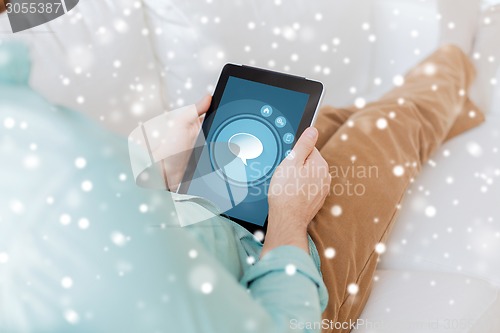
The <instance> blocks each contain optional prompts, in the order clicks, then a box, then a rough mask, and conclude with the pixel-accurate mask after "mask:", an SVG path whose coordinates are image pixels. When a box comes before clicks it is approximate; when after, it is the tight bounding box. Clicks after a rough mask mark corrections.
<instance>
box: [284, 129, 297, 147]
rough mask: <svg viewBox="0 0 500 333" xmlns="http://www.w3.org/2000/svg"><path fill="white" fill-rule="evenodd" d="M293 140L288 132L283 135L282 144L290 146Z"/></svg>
mask: <svg viewBox="0 0 500 333" xmlns="http://www.w3.org/2000/svg"><path fill="white" fill-rule="evenodd" d="M293 139H295V137H294V136H293V134H292V133H290V132H288V133H285V135H283V142H284V143H286V144H291V143H292V142H293Z"/></svg>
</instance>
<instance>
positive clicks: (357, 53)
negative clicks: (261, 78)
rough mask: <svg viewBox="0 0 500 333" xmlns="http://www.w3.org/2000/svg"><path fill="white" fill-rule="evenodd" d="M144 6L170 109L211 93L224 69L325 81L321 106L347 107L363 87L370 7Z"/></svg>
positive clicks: (363, 3)
mask: <svg viewBox="0 0 500 333" xmlns="http://www.w3.org/2000/svg"><path fill="white" fill-rule="evenodd" d="M145 3H146V15H147V18H148V20H149V24H150V26H151V31H156V32H157V33H156V34H154V39H155V46H156V52H157V55H158V58H159V59H160V61H161V63H162V65H163V68H164V71H163V74H164V81H165V85H166V87H167V99H168V101H169V106H170V108H174V107H178V106H182V105H184V104H189V103H193V102H194V101H196V100H198V99H199V98H200V97H201V96H202V95H203V94H204V93H206V92H207V90H208V91H209V92H211V91H212V90H213V85H214V84H215V83H216V81H217V78H218V74H219V72H220V70H221V68H222V66H223V65H224V63H226V62H234V63H239V64H246V65H253V66H258V67H265V68H270V69H274V70H278V71H287V72H290V73H292V74H296V75H300V76H306V77H309V78H313V79H317V80H320V81H323V82H324V84H325V90H326V93H325V103H332V104H335V105H344V104H349V103H352V101H353V100H354V97H355V96H356V95H358V94H362V93H363V92H364V89H365V87H366V85H367V82H368V79H369V78H368V75H367V74H368V72H369V68H370V53H371V52H372V48H373V44H372V43H370V41H369V40H368V38H369V35H370V34H371V33H372V32H371V27H370V13H371V3H372V1H369V0H359V1H341V0H335V1H331V0H328V1H327V0H323V1H306V0H290V1H282V0H274V1H270V0H257V1H242V0H237V1H234V0H231V1H230V0H219V1H211V0H208V1H185V0H145ZM364 29H365V30H364ZM337 44H338V45H337ZM344 61H345V62H349V63H348V64H346V63H344ZM351 87H355V88H356V92H355V93H354V94H350V93H349V89H350V88H351Z"/></svg>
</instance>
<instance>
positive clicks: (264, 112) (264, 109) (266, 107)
mask: <svg viewBox="0 0 500 333" xmlns="http://www.w3.org/2000/svg"><path fill="white" fill-rule="evenodd" d="M260 114H261V115H262V116H263V117H266V118H267V117H270V116H271V115H272V114H273V108H272V107H270V106H269V105H264V106H263V107H262V108H261V109H260Z"/></svg>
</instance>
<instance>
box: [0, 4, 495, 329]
mask: <svg viewBox="0 0 500 333" xmlns="http://www.w3.org/2000/svg"><path fill="white" fill-rule="evenodd" d="M436 15H437V11H436V5H435V1H432V0H424V1H417V0H405V1H394V0H377V1H369V0H357V1H341V0H334V1H326V0H325V1H315V2H312V1H305V0H274V1H270V0H256V1H252V2H246V1H243V0H232V1H230V0H218V1H217V0H213V1H212V0H206V1H183V0H161V1H160V0H143V1H133V0H119V1H114V2H112V1H109V0H106V1H99V2H97V1H82V2H81V3H80V4H79V5H78V6H77V7H76V8H75V9H74V10H73V11H72V14H71V15H66V16H64V17H61V18H59V19H57V20H55V21H52V22H50V23H48V24H46V25H44V26H41V27H39V28H36V29H34V30H31V31H27V32H23V33H19V34H16V35H15V36H11V35H10V34H7V33H2V34H1V35H0V39H5V38H9V39H10V38H14V39H22V40H25V41H27V42H28V43H29V45H30V46H31V48H32V53H33V54H32V55H33V57H34V72H33V77H32V86H33V87H34V88H35V89H36V90H38V91H40V92H41V93H43V94H44V95H45V96H46V97H47V98H48V99H49V100H51V101H53V102H55V103H58V104H62V105H64V106H67V107H71V108H75V109H78V110H80V111H82V112H84V113H86V114H88V115H89V116H91V117H93V118H95V119H96V120H98V121H100V122H101V123H103V125H105V126H107V127H108V128H110V129H112V130H114V131H117V132H120V133H122V134H124V135H127V134H128V133H129V132H130V130H131V129H132V128H134V127H135V126H136V124H137V122H138V121H141V120H145V119H148V118H151V117H152V116H153V115H156V114H158V113H159V112H161V111H162V110H166V109H171V108H175V107H178V106H182V105H184V104H188V103H192V102H194V101H196V100H197V99H198V98H200V97H201V96H202V94H204V93H205V92H207V91H208V92H210V91H211V90H212V89H213V86H214V83H215V82H216V79H217V76H218V73H219V70H220V68H221V67H222V65H223V64H224V63H225V62H235V63H245V64H250V65H255V66H262V67H268V68H271V69H276V70H280V71H289V72H292V73H295V74H300V75H303V76H307V77H310V78H314V79H319V80H321V81H323V82H324V83H325V87H326V95H325V101H324V102H325V103H331V104H334V105H338V106H341V105H346V104H350V103H352V102H353V101H354V100H355V99H356V98H364V99H366V100H371V99H375V98H377V96H379V95H380V94H381V93H383V92H384V91H386V90H387V89H389V88H390V87H391V85H392V78H393V77H394V76H395V75H397V74H403V73H404V71H406V70H407V69H408V68H409V67H410V66H412V65H413V64H415V63H416V62H417V61H418V60H419V59H421V58H423V57H424V56H425V55H426V54H428V53H429V52H431V51H432V50H433V49H434V48H435V46H436V45H437V35H438V33H439V30H438V22H437V20H436ZM2 30H3V31H4V32H5V31H7V22H6V17H5V15H3V16H1V17H0V31H2ZM497 99H499V100H500V92H498V93H497ZM495 108H496V109H494V110H489V114H488V115H487V122H486V124H485V125H483V126H481V127H479V128H477V129H474V130H472V131H470V132H468V133H466V134H465V135H462V136H460V137H458V138H456V139H454V140H452V141H450V142H449V143H447V144H446V145H444V147H443V148H442V149H441V150H440V151H439V152H438V153H437V155H436V156H435V157H434V158H433V160H432V161H431V162H430V163H429V165H428V166H426V167H425V168H424V170H423V172H422V175H421V176H420V177H419V178H418V179H417V181H416V183H415V184H414V185H413V186H412V188H411V189H410V190H409V191H408V195H407V198H406V199H405V201H404V204H403V210H402V213H401V216H400V217H399V219H398V221H397V223H396V226H395V228H394V231H393V233H392V236H391V237H390V240H389V243H388V244H387V253H386V254H385V255H384V256H383V257H382V260H381V264H380V266H379V268H380V270H379V271H378V273H377V278H376V282H375V283H374V289H373V294H372V297H371V298H370V300H369V302H368V304H367V306H366V308H365V311H364V312H363V314H362V316H361V319H364V320H365V322H366V323H373V325H371V326H369V325H368V324H365V325H360V327H358V329H357V330H356V331H357V332H402V331H404V332H479V331H480V332H498V331H499V330H500V322H499V319H498V311H499V310H500V301H499V295H500V294H499V293H500V266H499V264H498V263H499V262H500V227H499V223H500V209H499V208H498V198H500V187H499V183H500V153H499V149H500V144H499V142H500V140H499V136H500V103H498V101H497V104H496V107H495ZM495 200H496V201H495ZM430 206H432V207H434V208H435V210H436V212H437V213H436V214H435V216H432V217H429V216H426V214H425V211H426V208H428V207H430ZM495 314H496V316H495ZM377 323H378V324H377ZM436 325H437V326H436Z"/></svg>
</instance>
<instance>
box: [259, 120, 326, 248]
mask: <svg viewBox="0 0 500 333" xmlns="http://www.w3.org/2000/svg"><path fill="white" fill-rule="evenodd" d="M317 140H318V130H317V129H315V128H314V127H309V128H308V129H306V130H305V131H304V133H303V134H302V135H301V137H300V138H299V140H298V141H297V143H296V144H295V147H294V148H293V150H292V153H291V154H290V155H289V156H288V157H287V158H285V159H284V160H283V162H281V164H280V165H279V166H278V167H277V168H276V170H275V172H274V175H273V178H272V179H271V184H270V187H269V194H268V200H269V219H268V227H267V234H266V240H265V243H264V248H263V250H262V254H261V256H263V255H264V254H265V253H267V252H269V251H270V250H272V249H273V248H276V247H278V246H281V245H295V246H297V247H300V248H302V249H304V251H306V252H309V247H308V242H307V226H308V225H309V223H310V222H311V220H312V219H313V218H314V216H315V215H316V213H317V212H318V211H319V209H320V208H321V206H322V205H323V203H324V201H325V198H326V196H327V195H328V193H329V191H330V183H331V176H330V173H329V168H328V164H327V163H326V161H325V160H324V158H323V157H322V156H321V154H320V153H319V151H318V150H317V149H316V147H315V144H316V141H317Z"/></svg>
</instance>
